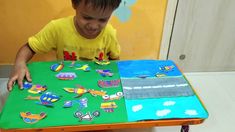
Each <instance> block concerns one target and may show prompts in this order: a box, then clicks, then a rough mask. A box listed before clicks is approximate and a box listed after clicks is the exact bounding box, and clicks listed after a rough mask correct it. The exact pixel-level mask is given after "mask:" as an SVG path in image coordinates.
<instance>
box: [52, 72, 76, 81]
mask: <svg viewBox="0 0 235 132" xmlns="http://www.w3.org/2000/svg"><path fill="white" fill-rule="evenodd" d="M56 77H57V78H58V79H60V80H73V79H74V78H76V77H77V75H76V73H74V72H60V73H59V74H57V75H56Z"/></svg>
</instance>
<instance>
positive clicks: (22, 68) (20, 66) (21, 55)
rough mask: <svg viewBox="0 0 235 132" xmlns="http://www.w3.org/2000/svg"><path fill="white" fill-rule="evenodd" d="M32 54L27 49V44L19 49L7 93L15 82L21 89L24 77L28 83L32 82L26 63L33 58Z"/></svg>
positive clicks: (32, 52) (29, 49)
mask: <svg viewBox="0 0 235 132" xmlns="http://www.w3.org/2000/svg"><path fill="white" fill-rule="evenodd" d="M34 54H35V52H34V51H33V50H32V49H31V48H30V47H29V45H28V43H27V44H25V45H23V46H22V47H21V48H20V50H19V51H18V53H17V55H16V59H15V65H14V68H13V70H12V73H11V76H10V78H9V80H8V83H7V89H8V90H9V91H11V90H12V86H13V84H14V83H15V81H17V82H18V85H19V87H20V88H23V82H22V81H23V79H24V77H25V76H26V79H27V80H28V81H29V82H31V81H32V79H31V77H30V73H29V70H28V68H27V65H26V63H27V62H28V61H29V60H30V59H31V58H32V57H33V55H34Z"/></svg>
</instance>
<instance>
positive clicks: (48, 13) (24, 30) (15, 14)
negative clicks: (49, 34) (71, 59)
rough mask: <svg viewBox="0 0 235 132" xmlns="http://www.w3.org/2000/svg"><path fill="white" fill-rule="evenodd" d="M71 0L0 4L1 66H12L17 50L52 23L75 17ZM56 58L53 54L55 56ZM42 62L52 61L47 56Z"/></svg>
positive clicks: (15, 0) (41, 0) (16, 1)
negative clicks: (45, 60)
mask: <svg viewBox="0 0 235 132" xmlns="http://www.w3.org/2000/svg"><path fill="white" fill-rule="evenodd" d="M73 14H74V13H73V9H72V6H71V1H68V0H60V2H56V1H54V0H40V1H36V2H35V1H32V0H23V1H18V0H11V1H4V0H1V1H0V19H1V21H0V25H1V30H0V36H1V37H0V46H1V48H0V52H1V58H0V64H9V63H13V62H14V59H15V55H16V52H17V51H18V49H19V48H20V47H21V46H22V45H23V44H25V43H26V42H27V40H28V38H29V37H30V36H32V35H34V34H36V33H37V32H38V31H40V29H42V27H44V26H45V25H46V24H47V23H48V22H49V21H50V20H52V19H56V18H59V17H64V16H69V15H73ZM9 51H10V52H9ZM53 56H54V55H53ZM42 58H43V59H45V58H46V59H47V58H51V59H54V58H55V57H54V58H53V57H51V56H49V57H48V56H44V57H42Z"/></svg>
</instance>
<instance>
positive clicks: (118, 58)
mask: <svg viewBox="0 0 235 132" xmlns="http://www.w3.org/2000/svg"><path fill="white" fill-rule="evenodd" d="M109 60H120V57H117V58H111V57H109Z"/></svg>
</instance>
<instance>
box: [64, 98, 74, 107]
mask: <svg viewBox="0 0 235 132" xmlns="http://www.w3.org/2000/svg"><path fill="white" fill-rule="evenodd" d="M72 106H73V102H72V101H71V100H69V101H65V102H64V106H63V107H64V108H70V107H72Z"/></svg>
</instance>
